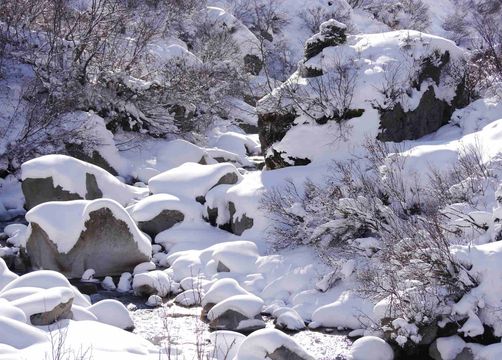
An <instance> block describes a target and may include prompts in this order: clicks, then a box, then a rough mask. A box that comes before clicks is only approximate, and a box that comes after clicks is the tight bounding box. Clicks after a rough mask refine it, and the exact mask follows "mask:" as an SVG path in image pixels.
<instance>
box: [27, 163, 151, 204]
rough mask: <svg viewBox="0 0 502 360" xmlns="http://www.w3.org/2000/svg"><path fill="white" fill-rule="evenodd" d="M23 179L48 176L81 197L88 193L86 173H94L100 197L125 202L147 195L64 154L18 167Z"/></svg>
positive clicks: (101, 170)
mask: <svg viewBox="0 0 502 360" xmlns="http://www.w3.org/2000/svg"><path fill="white" fill-rule="evenodd" d="M21 171H22V179H23V180H25V179H28V178H31V179H44V178H48V177H51V178H52V180H53V182H54V186H55V187H56V186H58V185H59V186H61V187H62V188H63V189H64V190H66V191H69V192H71V193H76V194H78V195H79V196H80V197H82V198H83V199H84V198H85V195H86V193H87V187H86V174H91V175H94V177H95V178H96V182H97V184H98V188H99V189H100V190H101V192H102V193H103V197H105V198H110V199H114V200H115V201H117V202H118V203H120V204H121V205H127V204H128V203H130V202H131V201H132V200H133V199H139V198H142V197H144V196H146V194H147V192H146V190H145V189H141V188H136V187H133V186H129V185H126V184H124V183H122V182H120V181H119V180H118V179H117V178H115V177H114V176H112V175H111V174H110V173H108V172H107V171H105V170H103V169H102V168H100V167H98V166H95V165H92V164H89V163H86V162H84V161H81V160H77V159H75V158H72V157H70V156H66V155H45V156H41V157H38V158H35V159H32V160H29V161H27V162H25V163H23V165H22V166H21Z"/></svg>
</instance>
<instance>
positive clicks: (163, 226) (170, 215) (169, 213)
mask: <svg viewBox="0 0 502 360" xmlns="http://www.w3.org/2000/svg"><path fill="white" fill-rule="evenodd" d="M184 219H185V215H184V214H183V213H182V212H181V211H178V210H162V211H161V212H160V214H158V215H157V216H155V217H154V218H153V219H150V220H148V221H140V222H138V227H139V229H140V230H141V231H143V232H145V233H147V234H148V235H150V237H151V238H152V239H154V238H155V236H156V235H157V234H158V233H160V232H162V231H164V230H167V229H169V228H171V227H173V226H174V225H175V224H178V223H180V222H182V221H183V220H184Z"/></svg>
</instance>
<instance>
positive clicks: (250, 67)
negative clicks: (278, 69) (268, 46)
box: [244, 54, 263, 75]
mask: <svg viewBox="0 0 502 360" xmlns="http://www.w3.org/2000/svg"><path fill="white" fill-rule="evenodd" d="M262 68H263V61H261V59H260V58H259V57H258V56H256V55H251V54H247V55H246V56H244V70H245V71H246V72H248V73H250V74H251V75H258V74H259V73H260V71H261V69H262Z"/></svg>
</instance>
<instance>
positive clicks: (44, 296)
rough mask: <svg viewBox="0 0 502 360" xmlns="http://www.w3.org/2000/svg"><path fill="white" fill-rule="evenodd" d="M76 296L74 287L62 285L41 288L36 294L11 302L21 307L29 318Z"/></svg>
mask: <svg viewBox="0 0 502 360" xmlns="http://www.w3.org/2000/svg"><path fill="white" fill-rule="evenodd" d="M74 296H75V294H74V292H73V290H72V289H70V288H67V287H62V286H60V287H53V288H50V289H40V290H39V291H37V292H36V293H34V294H31V295H28V296H25V297H22V298H20V299H17V300H14V301H11V304H12V305H14V306H16V307H18V308H19V309H21V310H22V311H23V312H24V314H25V315H26V318H27V319H29V318H30V317H31V316H32V315H35V314H40V313H45V312H48V311H51V310H53V309H54V308H56V307H57V306H58V305H60V304H66V303H68V302H69V301H72V300H73V297H74Z"/></svg>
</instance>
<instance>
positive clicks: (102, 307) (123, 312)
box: [87, 299, 134, 329]
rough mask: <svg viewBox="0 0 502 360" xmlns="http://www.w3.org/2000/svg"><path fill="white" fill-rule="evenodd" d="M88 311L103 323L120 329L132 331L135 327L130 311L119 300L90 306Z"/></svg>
mask: <svg viewBox="0 0 502 360" xmlns="http://www.w3.org/2000/svg"><path fill="white" fill-rule="evenodd" d="M87 310H88V311H89V312H91V313H92V314H94V315H95V316H96V317H97V318H98V321H99V322H101V323H104V324H108V325H112V326H116V327H118V328H120V329H131V328H133V327H134V323H133V321H132V318H131V315H130V314H129V311H127V309H126V307H125V306H124V305H123V304H122V303H121V302H119V301H117V300H112V299H106V300H101V301H98V302H97V303H96V304H94V305H92V306H89V307H88V308H87Z"/></svg>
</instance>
